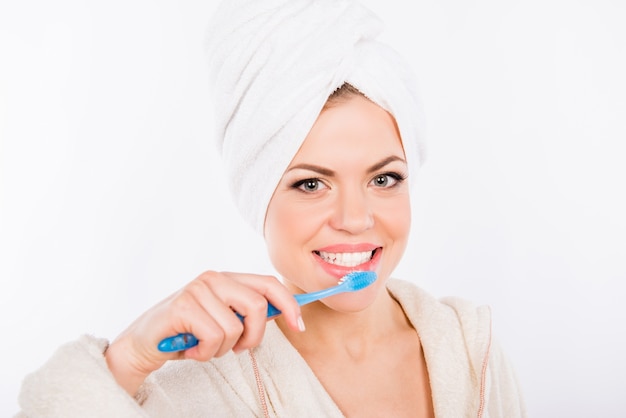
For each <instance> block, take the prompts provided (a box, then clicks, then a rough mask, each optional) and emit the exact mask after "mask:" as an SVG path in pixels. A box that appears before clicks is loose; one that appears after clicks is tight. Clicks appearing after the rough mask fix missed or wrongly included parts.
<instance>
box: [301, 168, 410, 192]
mask: <svg viewBox="0 0 626 418" xmlns="http://www.w3.org/2000/svg"><path fill="white" fill-rule="evenodd" d="M379 177H390V178H392V179H393V180H394V181H395V183H393V184H392V185H391V186H386V187H385V186H381V187H380V188H382V189H391V188H394V187H396V186H398V185H399V184H400V183H402V182H403V181H404V180H406V175H404V174H400V173H396V172H387V173H381V174H377V175H375V176H374V177H373V178H372V180H370V182H369V183H371V182H373V181H375V180H377V179H378V178H379ZM308 182H315V183H316V185H318V187H319V185H320V184H322V185H324V186H326V184H325V183H324V182H323V181H322V180H320V179H319V178H317V177H310V178H306V179H302V180H298V181H296V182H295V183H293V184H292V185H291V187H292V188H293V189H298V190H300V191H302V192H303V193H315V192H316V191H318V189H317V188H316V189H315V190H305V189H303V186H304V185H305V184H306V183H308ZM369 183H368V184H369Z"/></svg>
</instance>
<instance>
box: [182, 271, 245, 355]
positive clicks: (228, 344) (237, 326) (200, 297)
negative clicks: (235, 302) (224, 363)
mask: <svg viewBox="0 0 626 418" xmlns="http://www.w3.org/2000/svg"><path fill="white" fill-rule="evenodd" d="M229 281H230V280H228V281H223V282H222V283H221V284H220V285H219V286H217V288H220V289H222V288H230V289H231V290H230V291H225V292H226V293H227V294H229V292H235V291H238V289H237V287H240V285H238V284H235V285H236V286H233V285H232V284H231V283H229ZM187 291H188V292H189V294H190V295H191V296H192V297H193V299H194V302H195V304H196V305H197V306H199V307H200V308H201V310H202V311H203V312H204V313H205V314H206V316H208V317H209V318H210V321H208V322H207V323H202V322H197V321H195V320H194V322H193V324H194V327H195V328H198V329H200V330H201V332H206V333H207V335H208V336H209V338H213V339H214V340H215V341H211V342H210V344H209V345H208V346H207V350H208V352H212V353H211V354H212V355H213V356H215V357H220V356H222V355H224V354H225V353H226V352H228V351H229V350H230V349H231V348H232V347H233V346H234V345H235V343H236V342H237V341H238V340H239V339H240V337H241V335H242V333H243V331H244V326H243V324H242V322H241V321H240V320H239V319H238V318H237V316H236V315H235V314H234V313H233V311H232V309H231V307H230V305H229V304H227V303H225V302H224V301H223V300H222V298H220V297H219V295H217V294H216V293H215V286H214V287H209V286H207V283H206V282H205V281H203V280H196V281H194V282H192V283H190V284H189V285H188V288H187ZM203 317H204V315H203ZM194 335H195V334H194ZM196 338H199V337H198V335H196ZM199 340H200V342H202V340H201V339H200V338H199ZM218 343H219V345H218ZM216 346H217V349H216V350H214V348H215V347H216ZM196 351H198V355H201V356H203V355H204V354H205V352H204V345H203V344H198V350H196ZM189 354H190V355H194V352H191V353H189Z"/></svg>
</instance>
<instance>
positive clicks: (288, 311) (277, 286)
mask: <svg viewBox="0 0 626 418" xmlns="http://www.w3.org/2000/svg"><path fill="white" fill-rule="evenodd" d="M223 274H225V275H227V276H229V277H232V278H233V279H234V280H237V281H239V282H240V283H242V284H245V285H246V286H248V287H250V288H252V289H254V290H255V291H256V292H257V293H259V294H260V295H262V296H263V297H264V298H265V299H266V300H267V301H268V302H269V303H271V304H272V305H274V306H275V307H276V308H278V309H279V310H280V311H281V312H282V315H283V316H284V318H285V320H286V322H287V325H288V326H289V327H290V328H292V329H293V330H294V331H299V330H300V331H302V315H301V311H300V305H298V302H297V301H296V299H295V298H294V297H293V295H292V294H291V292H289V290H288V289H287V287H285V285H284V284H283V283H282V282H280V281H279V280H278V279H277V278H276V277H274V276H263V275H256V274H239V273H230V272H225V273H223Z"/></svg>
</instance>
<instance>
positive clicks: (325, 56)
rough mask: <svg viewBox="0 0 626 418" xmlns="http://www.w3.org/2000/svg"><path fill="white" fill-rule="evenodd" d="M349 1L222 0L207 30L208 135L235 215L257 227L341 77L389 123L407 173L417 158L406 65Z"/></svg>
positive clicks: (417, 129)
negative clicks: (382, 112) (395, 128)
mask: <svg viewBox="0 0 626 418" xmlns="http://www.w3.org/2000/svg"><path fill="white" fill-rule="evenodd" d="M382 28H383V25H382V22H381V21H380V19H379V18H378V17H376V16H375V15H374V14H373V13H372V12H371V11H370V10H369V9H367V8H365V7H363V6H362V5H360V4H359V3H357V2H355V1H351V0H226V1H224V2H223V3H222V4H221V5H220V6H219V7H218V9H217V11H216V13H215V15H214V16H213V18H212V20H211V22H210V25H209V31H208V33H207V52H208V56H209V63H210V66H209V68H210V88H211V93H212V95H213V98H214V101H215V102H214V106H215V113H214V116H215V120H214V124H215V127H216V129H217V132H216V134H215V137H216V140H217V145H218V149H219V151H220V152H221V154H222V159H223V161H224V164H225V168H226V170H227V176H228V178H229V182H230V183H229V186H230V190H231V192H232V194H233V197H234V201H235V204H236V205H237V207H238V208H239V209H240V212H241V214H242V216H243V218H244V219H246V220H247V221H248V222H249V223H250V225H251V226H252V227H253V228H254V229H255V230H257V231H259V232H260V233H263V225H264V220H265V213H266V210H267V206H268V204H269V202H270V199H271V197H272V194H273V192H274V189H275V188H276V185H277V184H278V182H279V181H280V178H281V176H282V174H283V172H284V171H285V169H286V168H287V167H288V165H289V163H290V161H291V160H292V159H293V157H294V155H295V154H296V152H297V151H298V149H299V148H300V146H301V144H302V142H303V141H304V139H305V137H306V135H307V134H308V132H309V131H310V129H311V127H312V126H313V124H314V122H315V120H316V118H317V116H318V115H319V113H320V111H321V110H322V108H323V106H324V104H325V102H326V100H327V98H328V96H329V95H330V94H331V93H332V92H333V91H334V90H335V89H337V88H338V87H340V86H341V85H343V84H344V83H346V82H347V83H350V84H352V85H353V86H354V87H356V88H357V89H359V90H360V91H361V92H362V93H363V94H365V95H366V96H367V97H368V98H369V99H370V100H372V101H373V102H375V103H376V104H378V105H379V106H381V107H382V108H384V109H386V110H387V111H389V112H390V113H391V114H392V115H393V116H394V117H395V119H396V122H397V123H398V127H399V130H400V134H401V136H402V140H403V146H404V149H405V154H406V158H407V161H408V163H409V175H411V174H412V173H415V172H416V170H417V168H418V167H419V166H420V165H421V163H422V161H423V156H424V150H423V138H422V136H423V135H422V132H421V131H422V129H421V124H422V121H423V117H422V111H421V106H420V102H419V99H418V95H417V92H416V83H415V80H414V78H413V74H412V72H411V69H410V68H409V66H408V64H407V63H406V62H405V61H404V60H403V59H402V58H401V57H400V56H399V54H397V53H396V52H395V51H394V50H393V49H392V48H390V47H389V46H387V45H385V44H383V43H381V42H379V41H377V40H376V37H377V36H378V35H379V34H380V33H381V31H382Z"/></svg>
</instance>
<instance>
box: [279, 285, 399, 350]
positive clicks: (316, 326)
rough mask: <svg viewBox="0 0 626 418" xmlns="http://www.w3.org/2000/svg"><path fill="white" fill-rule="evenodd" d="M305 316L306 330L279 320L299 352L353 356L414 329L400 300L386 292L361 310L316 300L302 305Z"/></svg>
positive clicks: (284, 331)
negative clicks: (341, 308)
mask: <svg viewBox="0 0 626 418" xmlns="http://www.w3.org/2000/svg"><path fill="white" fill-rule="evenodd" d="M302 317H303V319H304V323H305V325H306V331H305V332H302V333H297V332H293V331H291V330H290V329H289V328H288V327H287V326H285V323H284V320H283V319H282V317H279V318H277V319H276V322H277V325H278V326H279V328H280V329H281V330H282V332H283V333H284V334H285V336H286V337H287V339H288V340H289V341H290V342H291V344H292V345H294V347H296V348H297V349H298V350H299V351H306V350H307V349H309V350H324V351H326V350H329V351H332V352H339V351H345V352H347V353H348V354H349V355H350V356H352V357H360V356H362V355H365V354H366V353H367V352H368V351H369V349H370V348H371V347H373V346H375V345H377V343H379V342H381V341H383V342H384V341H387V340H388V337H389V335H390V334H393V333H396V332H398V331H401V330H405V329H407V328H411V325H410V323H409V322H408V320H407V318H406V317H405V315H404V312H403V311H402V308H401V307H400V305H399V304H398V302H397V301H396V300H395V299H394V298H393V297H392V296H391V295H390V294H389V293H388V292H386V291H383V292H381V293H380V295H379V296H378V297H377V298H376V300H375V301H374V303H373V304H372V305H370V306H369V307H368V308H366V309H364V310H363V311H360V312H348V313H345V312H338V311H335V310H332V309H330V308H329V307H327V306H326V305H324V304H323V303H322V302H315V303H312V304H309V305H305V306H303V307H302Z"/></svg>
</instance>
